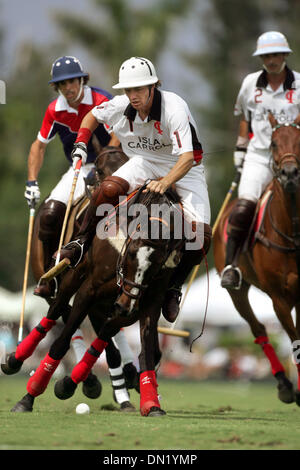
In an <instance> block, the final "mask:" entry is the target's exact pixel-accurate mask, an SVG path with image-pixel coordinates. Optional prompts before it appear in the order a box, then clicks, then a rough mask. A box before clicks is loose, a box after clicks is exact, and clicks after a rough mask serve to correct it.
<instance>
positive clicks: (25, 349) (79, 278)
mask: <svg viewBox="0 0 300 470" xmlns="http://www.w3.org/2000/svg"><path fill="white" fill-rule="evenodd" d="M127 160H128V158H127V156H126V155H125V154H124V153H123V152H122V151H121V149H119V148H116V147H105V148H103V149H102V151H101V152H100V154H99V155H98V157H97V159H96V161H95V170H94V172H93V174H92V175H90V176H89V177H88V178H87V179H86V188H87V192H89V191H91V189H92V188H93V187H96V186H98V185H99V184H101V182H102V181H103V179H104V178H105V177H106V176H110V175H111V174H112V173H114V172H115V171H116V170H117V169H118V168H119V167H120V166H121V165H123V164H124V163H125V162H126V161H127ZM43 205H44V202H43V203H42V204H41V205H40V207H39V210H38V212H37V215H36V217H35V223H34V232H33V240H32V250H31V267H32V271H33V275H34V277H35V279H36V281H38V280H39V279H40V277H41V276H42V275H43V274H44V256H43V244H42V242H41V240H40V239H39V227H40V216H41V208H42V207H43ZM75 205H78V206H79V211H77V216H79V220H78V222H77V221H76V219H75V221H74V224H71V227H70V218H71V217H70V218H69V221H68V227H67V232H68V230H69V229H70V228H71V236H72V237H74V235H75V236H76V233H77V232H78V229H79V226H80V220H81V218H82V215H83V212H84V209H85V208H86V207H87V205H88V199H87V198H84V197H83V198H82V200H80V201H79V203H77V204H75ZM80 207H81V208H82V209H81V210H80ZM80 213H81V214H82V215H81V216H80ZM85 266H86V264H85V263H84V262H83V263H81V265H80V266H79V267H78V269H72V270H68V271H66V272H65V273H63V274H62V275H61V276H60V278H59V282H60V285H59V288H58V292H57V299H55V298H50V297H49V298H46V299H45V300H46V301H47V302H48V304H49V305H50V308H49V310H48V313H47V316H46V317H44V318H43V319H42V321H41V323H42V324H40V325H38V327H37V328H35V329H34V330H32V332H31V333H30V334H29V335H28V336H27V337H26V338H24V340H23V341H22V343H21V344H20V345H19V346H18V347H19V349H20V350H21V351H22V354H21V355H22V361H20V360H17V359H16V358H15V353H12V354H10V355H9V356H8V357H7V359H6V363H5V364H2V365H1V368H2V371H3V372H4V373H5V374H8V375H11V374H14V373H17V372H18V371H19V370H20V369H21V367H22V364H23V362H24V360H25V359H27V358H28V357H30V356H31V355H32V354H33V352H34V350H35V348H36V346H37V345H38V343H39V342H40V341H41V340H42V339H43V338H44V337H45V334H47V332H48V331H49V330H50V329H51V327H52V326H53V325H54V324H55V322H56V320H57V319H58V318H59V317H60V316H61V317H62V318H63V321H64V322H65V323H66V321H67V318H68V316H69V314H70V311H71V306H70V305H69V300H70V299H71V297H72V296H73V295H74V294H75V292H76V290H77V289H78V288H79V286H80V285H81V283H82V282H83V278H84V275H85ZM57 303H58V304H59V305H60V309H57V308H55V307H56V305H57ZM39 330H40V331H39ZM107 361H108V364H109V367H112V368H116V367H119V366H120V364H121V357H120V353H119V351H118V349H117V348H116V347H115V345H114V343H113V341H110V342H109V346H108V347H107ZM132 369H133V368H130V365H128V367H127V369H126V370H127V376H125V379H126V383H127V386H129V387H130V388H133V387H134V386H135V385H136V381H137V380H138V378H137V377H134V376H133V375H134V374H133V372H134V371H133V370H132ZM135 373H136V371H135ZM83 393H84V394H85V395H86V396H88V397H89V398H97V397H98V396H99V395H100V393H101V384H100V383H99V381H98V379H97V377H96V376H95V375H93V374H89V376H88V378H87V379H86V380H85V381H84V383H83ZM125 408H126V407H125V406H121V409H122V410H123V409H124V410H125V411H126V409H125ZM128 408H129V406H128ZM31 410H32V407H31V406H30V407H26V406H24V407H23V408H22V406H19V407H17V409H16V410H13V411H31Z"/></svg>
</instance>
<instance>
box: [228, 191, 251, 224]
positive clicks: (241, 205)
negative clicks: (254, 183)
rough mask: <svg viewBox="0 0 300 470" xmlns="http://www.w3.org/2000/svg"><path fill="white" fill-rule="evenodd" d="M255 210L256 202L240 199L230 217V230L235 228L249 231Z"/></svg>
mask: <svg viewBox="0 0 300 470" xmlns="http://www.w3.org/2000/svg"><path fill="white" fill-rule="evenodd" d="M255 208H256V202H253V201H249V200H248V199H239V200H238V201H237V203H236V205H235V207H234V208H233V210H232V212H231V214H230V216H229V219H228V230H230V228H233V229H236V230H239V231H247V230H248V228H249V227H250V225H251V222H252V219H253V216H254V212H255Z"/></svg>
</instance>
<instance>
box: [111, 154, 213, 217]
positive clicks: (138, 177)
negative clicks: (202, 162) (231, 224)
mask: <svg viewBox="0 0 300 470" xmlns="http://www.w3.org/2000/svg"><path fill="white" fill-rule="evenodd" d="M173 166H174V163H172V162H166V161H159V162H157V161H155V162H151V161H149V160H146V159H144V158H142V157H137V156H136V157H132V158H130V160H129V161H128V162H126V163H125V164H124V165H122V166H121V167H120V168H119V169H118V170H117V171H116V172H115V173H114V176H118V177H120V178H123V179H125V180H126V181H127V182H128V183H129V192H131V191H134V190H135V189H136V188H137V187H138V186H141V185H143V184H144V183H145V182H146V181H147V180H148V179H157V178H160V177H164V176H166V175H167V174H168V173H169V171H170V170H171V169H172V168H173ZM175 186H176V190H177V193H178V195H179V197H180V198H181V202H182V205H183V208H184V212H185V216H186V218H187V219H188V220H190V221H192V220H195V221H197V222H204V223H206V224H209V223H210V204H209V197H208V191H207V185H206V180H205V174H204V168H203V166H196V167H193V168H191V169H190V171H189V172H188V173H187V174H186V175H185V176H184V177H183V178H181V179H180V180H179V181H177V182H176V184H175Z"/></svg>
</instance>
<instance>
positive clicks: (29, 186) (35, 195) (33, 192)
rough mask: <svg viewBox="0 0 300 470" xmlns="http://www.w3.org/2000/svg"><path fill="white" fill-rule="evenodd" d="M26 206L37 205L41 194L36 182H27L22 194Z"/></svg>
mask: <svg viewBox="0 0 300 470" xmlns="http://www.w3.org/2000/svg"><path fill="white" fill-rule="evenodd" d="M24 196H25V199H26V201H27V204H28V205H29V206H30V207H32V206H35V205H36V204H38V202H39V200H40V197H41V193H40V188H39V185H38V182H37V181H36V180H33V181H27V182H26V187H25V193H24Z"/></svg>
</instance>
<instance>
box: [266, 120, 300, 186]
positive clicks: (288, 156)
mask: <svg viewBox="0 0 300 470" xmlns="http://www.w3.org/2000/svg"><path fill="white" fill-rule="evenodd" d="M281 127H294V128H296V129H298V130H300V126H299V124H296V123H294V122H292V123H289V122H286V123H284V124H277V125H276V126H274V127H273V128H272V135H273V133H274V132H275V131H276V130H277V129H280V128H281ZM290 161H291V162H296V164H297V168H298V169H299V168H300V158H299V156H298V155H297V154H296V153H292V152H287V153H284V154H283V155H281V156H280V157H279V159H278V163H276V162H275V161H274V162H273V171H274V174H275V176H276V178H277V179H279V180H280V172H281V169H282V166H283V165H284V164H285V163H287V162H290Z"/></svg>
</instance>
